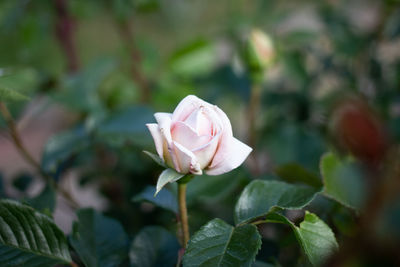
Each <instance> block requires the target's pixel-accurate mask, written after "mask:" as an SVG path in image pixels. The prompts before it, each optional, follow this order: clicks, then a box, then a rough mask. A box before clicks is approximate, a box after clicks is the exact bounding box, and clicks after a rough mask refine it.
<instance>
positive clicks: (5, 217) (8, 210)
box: [0, 200, 71, 267]
mask: <svg viewBox="0 0 400 267" xmlns="http://www.w3.org/2000/svg"><path fill="white" fill-rule="evenodd" d="M69 262H71V257H70V255H69V251H68V244H67V240H66V238H65V236H64V234H63V232H62V231H61V230H60V229H58V228H57V226H56V225H55V224H54V222H53V221H52V220H51V219H50V218H49V217H47V216H46V215H43V214H41V213H39V212H36V211H35V210H34V209H32V208H31V207H29V206H26V205H22V204H20V203H18V202H15V201H11V200H1V201H0V266H10V267H11V266H49V267H50V266H54V265H55V264H58V263H62V264H69Z"/></svg>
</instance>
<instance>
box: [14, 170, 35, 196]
mask: <svg viewBox="0 0 400 267" xmlns="http://www.w3.org/2000/svg"><path fill="white" fill-rule="evenodd" d="M32 181H33V177H32V175H30V174H29V173H21V174H19V175H18V176H17V177H15V178H14V179H13V181H12V185H13V186H14V187H15V188H16V189H17V190H19V191H21V192H26V190H27V189H28V188H29V186H30V185H31V184H32Z"/></svg>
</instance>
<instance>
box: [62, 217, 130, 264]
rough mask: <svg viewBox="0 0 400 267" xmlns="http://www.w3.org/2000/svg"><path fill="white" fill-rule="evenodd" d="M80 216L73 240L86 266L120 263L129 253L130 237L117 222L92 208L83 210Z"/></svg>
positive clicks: (72, 243)
mask: <svg viewBox="0 0 400 267" xmlns="http://www.w3.org/2000/svg"><path fill="white" fill-rule="evenodd" d="M77 216H78V222H75V223H74V225H73V233H72V235H71V237H70V243H71V245H72V247H73V248H74V249H75V251H76V252H77V253H78V255H79V256H80V258H81V260H82V261H83V263H84V264H85V266H87V267H95V266H96V267H97V266H98V267H100V266H118V264H119V263H120V262H121V261H123V260H124V259H125V258H126V257H127V256H128V238H127V235H126V233H125V231H124V229H123V228H122V226H121V224H120V223H119V222H118V221H116V220H114V219H111V218H108V217H105V216H103V215H101V214H100V213H98V212H96V211H95V210H93V209H80V210H78V211H77Z"/></svg>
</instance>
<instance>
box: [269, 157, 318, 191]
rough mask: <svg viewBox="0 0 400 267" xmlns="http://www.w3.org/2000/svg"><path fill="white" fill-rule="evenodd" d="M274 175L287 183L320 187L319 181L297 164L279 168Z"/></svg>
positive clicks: (288, 164)
mask: <svg viewBox="0 0 400 267" xmlns="http://www.w3.org/2000/svg"><path fill="white" fill-rule="evenodd" d="M275 171H276V174H277V175H278V176H279V177H280V178H282V179H283V180H285V181H287V182H289V183H295V182H301V183H304V184H306V185H310V186H313V187H318V188H319V187H322V181H321V179H320V178H319V177H318V176H317V175H315V174H314V173H312V172H310V171H308V170H307V169H305V168H304V167H303V166H301V165H300V164H297V163H287V164H284V165H282V166H279V167H278V168H277V169H276V170H275Z"/></svg>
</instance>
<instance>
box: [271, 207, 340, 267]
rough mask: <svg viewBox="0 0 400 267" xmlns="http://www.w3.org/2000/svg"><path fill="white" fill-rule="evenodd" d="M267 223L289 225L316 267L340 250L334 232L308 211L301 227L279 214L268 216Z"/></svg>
mask: <svg viewBox="0 0 400 267" xmlns="http://www.w3.org/2000/svg"><path fill="white" fill-rule="evenodd" d="M265 222H273V223H283V224H287V225H289V226H290V227H291V228H292V229H293V231H294V233H295V235H296V238H297V241H298V242H299V243H300V245H301V247H302V249H303V251H304V253H305V254H306V255H307V257H308V259H309V260H310V262H311V263H312V264H313V265H314V266H318V265H320V264H321V263H323V261H324V260H325V259H326V258H327V257H328V256H330V255H331V254H333V253H334V252H335V251H336V250H337V249H338V244H337V242H336V238H335V235H334V233H333V232H332V230H331V229H330V228H329V226H328V225H327V224H325V223H324V222H323V221H322V220H321V219H320V218H318V217H317V215H315V214H313V213H310V212H308V211H306V214H305V217H304V220H303V222H301V223H300V227H298V226H296V225H294V224H293V223H292V222H291V221H289V220H288V219H287V218H286V217H285V216H283V215H281V214H278V213H270V214H268V215H267V217H266V220H265Z"/></svg>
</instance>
